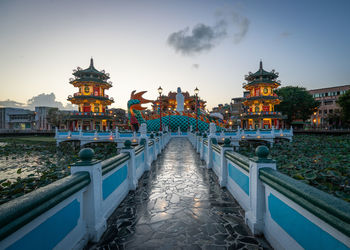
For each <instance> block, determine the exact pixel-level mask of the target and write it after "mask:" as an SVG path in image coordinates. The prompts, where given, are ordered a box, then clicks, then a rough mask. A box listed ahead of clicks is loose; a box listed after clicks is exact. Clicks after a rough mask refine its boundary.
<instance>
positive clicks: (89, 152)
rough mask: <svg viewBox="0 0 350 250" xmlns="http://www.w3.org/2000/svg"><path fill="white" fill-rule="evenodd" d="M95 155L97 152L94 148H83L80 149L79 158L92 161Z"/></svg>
mask: <svg viewBox="0 0 350 250" xmlns="http://www.w3.org/2000/svg"><path fill="white" fill-rule="evenodd" d="M94 156H95V152H94V150H93V149H92V148H83V149H82V150H80V151H79V158H80V160H81V161H83V162H90V161H91V160H92V158H93V157H94Z"/></svg>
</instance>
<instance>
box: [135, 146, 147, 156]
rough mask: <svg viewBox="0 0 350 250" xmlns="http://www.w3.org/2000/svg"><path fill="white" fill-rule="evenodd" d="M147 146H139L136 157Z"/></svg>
mask: <svg viewBox="0 0 350 250" xmlns="http://www.w3.org/2000/svg"><path fill="white" fill-rule="evenodd" d="M144 148H145V146H143V145H139V146H137V147H135V155H138V154H139V153H141V152H142V151H143V150H144Z"/></svg>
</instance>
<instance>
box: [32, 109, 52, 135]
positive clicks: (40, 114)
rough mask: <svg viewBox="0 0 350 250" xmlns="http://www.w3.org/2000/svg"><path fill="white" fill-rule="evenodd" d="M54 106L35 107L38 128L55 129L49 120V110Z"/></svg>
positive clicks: (36, 126)
mask: <svg viewBox="0 0 350 250" xmlns="http://www.w3.org/2000/svg"><path fill="white" fill-rule="evenodd" d="M50 109H52V107H46V106H40V107H35V112H34V113H35V129H36V130H53V129H55V128H54V126H53V125H52V124H50V122H49V119H48V118H49V117H48V115H49V111H50Z"/></svg>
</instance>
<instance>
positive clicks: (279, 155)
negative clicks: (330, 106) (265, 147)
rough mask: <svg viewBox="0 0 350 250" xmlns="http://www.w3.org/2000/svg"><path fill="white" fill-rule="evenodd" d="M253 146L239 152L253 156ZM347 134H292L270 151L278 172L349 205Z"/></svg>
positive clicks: (349, 136)
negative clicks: (287, 139)
mask: <svg viewBox="0 0 350 250" xmlns="http://www.w3.org/2000/svg"><path fill="white" fill-rule="evenodd" d="M253 148H254V147H249V145H247V143H246V144H242V145H241V148H240V153H242V154H244V155H246V156H248V157H252V156H254V151H253ZM349 152H350V135H342V136H332V135H298V134H297V135H294V137H293V142H287V141H279V142H277V143H275V144H274V146H273V147H272V148H271V150H270V154H271V157H272V158H273V159H275V160H276V162H277V169H278V170H279V171H280V172H282V173H284V174H287V175H289V176H291V177H293V178H294V179H297V180H300V181H302V182H304V183H307V184H309V185H312V186H314V187H316V188H318V189H321V190H323V191H325V192H328V193H331V194H333V195H334V196H337V197H339V198H341V199H343V200H345V201H348V202H350V153H349Z"/></svg>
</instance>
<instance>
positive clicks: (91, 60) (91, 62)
mask: <svg viewBox="0 0 350 250" xmlns="http://www.w3.org/2000/svg"><path fill="white" fill-rule="evenodd" d="M93 67H94V59H93V58H92V57H91V59H90V68H93Z"/></svg>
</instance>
